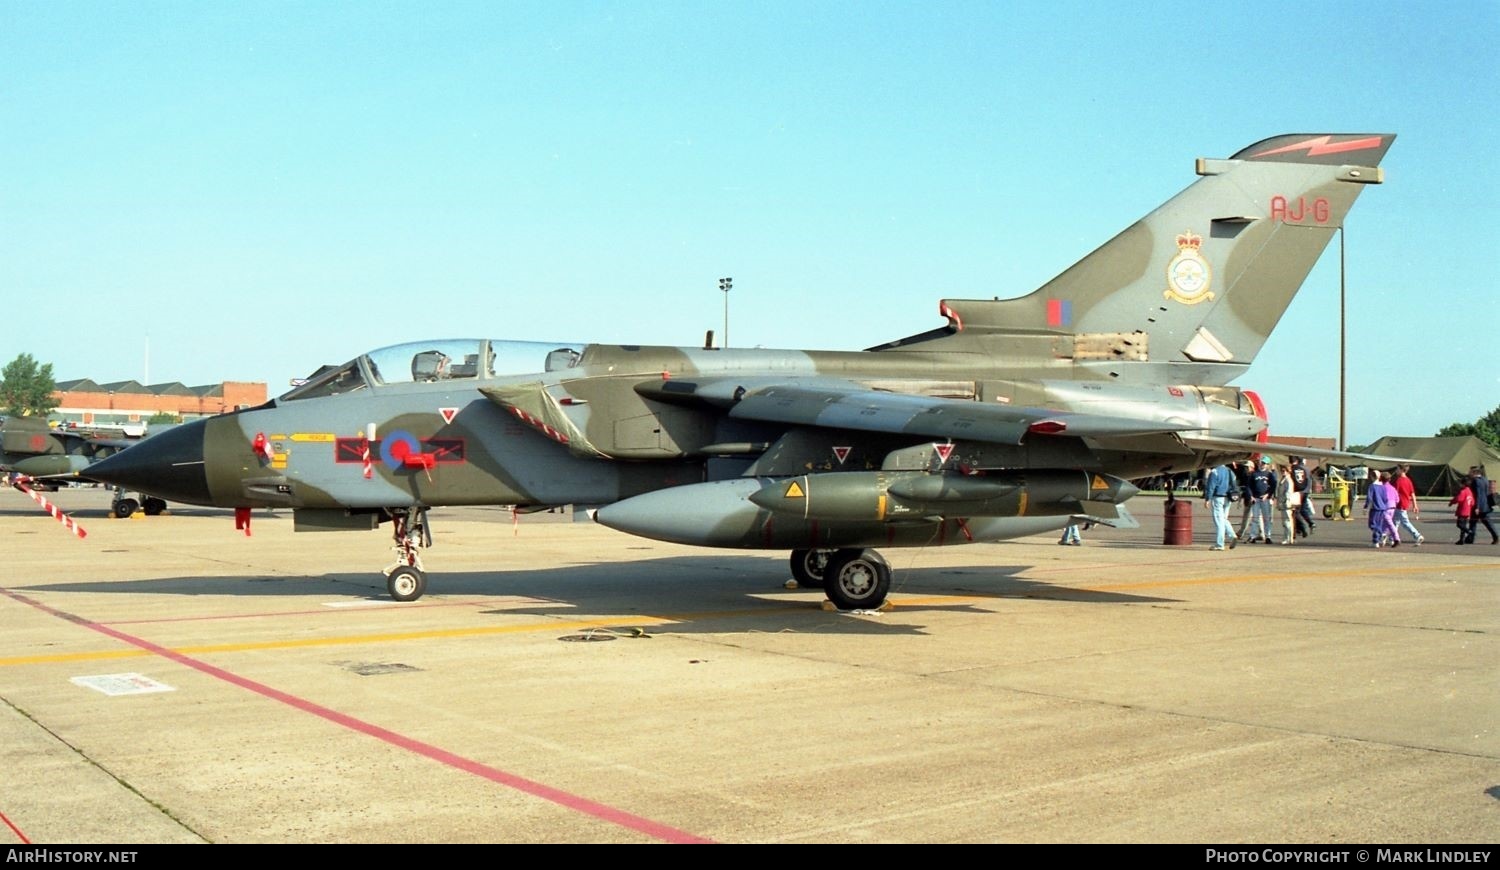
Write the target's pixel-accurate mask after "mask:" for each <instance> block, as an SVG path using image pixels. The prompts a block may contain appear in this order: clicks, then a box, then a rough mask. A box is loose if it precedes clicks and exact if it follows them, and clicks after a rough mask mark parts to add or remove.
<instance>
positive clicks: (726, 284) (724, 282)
mask: <svg viewBox="0 0 1500 870" xmlns="http://www.w3.org/2000/svg"><path fill="white" fill-rule="evenodd" d="M733 284H734V279H733V278H720V279H719V289H720V290H723V291H724V349H725V350H728V349H729V288H730V287H731V286H732V285H733Z"/></svg>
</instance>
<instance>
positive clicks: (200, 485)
mask: <svg viewBox="0 0 1500 870" xmlns="http://www.w3.org/2000/svg"><path fill="white" fill-rule="evenodd" d="M205 427H206V421H201V420H200V421H197V422H194V423H184V424H182V425H181V426H174V427H172V428H171V429H168V430H167V431H165V432H162V433H160V434H158V435H152V436H151V437H149V438H146V439H144V440H142V441H137V442H136V443H134V444H132V445H130V446H129V447H127V448H125V449H124V450H121V451H120V452H119V453H116V454H115V455H113V456H110V457H108V458H106V459H101V460H99V461H98V462H95V463H94V464H93V465H90V466H89V467H88V469H87V470H86V471H85V472H84V473H83V474H82V475H81V476H83V477H86V478H88V479H90V480H97V481H99V482H100V483H104V484H108V485H110V486H123V487H125V488H126V489H133V490H139V491H141V492H144V493H146V494H148V495H154V496H157V497H159V498H164V499H166V500H167V501H177V502H186V503H188V504H203V505H209V504H213V499H212V498H211V497H210V496H209V492H208V476H207V475H206V474H205V473H204V468H203V432H204V429H205Z"/></svg>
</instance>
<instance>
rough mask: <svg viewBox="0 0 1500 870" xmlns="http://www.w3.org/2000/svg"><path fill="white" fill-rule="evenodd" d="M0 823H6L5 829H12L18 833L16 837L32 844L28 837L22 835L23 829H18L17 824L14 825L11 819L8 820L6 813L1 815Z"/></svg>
mask: <svg viewBox="0 0 1500 870" xmlns="http://www.w3.org/2000/svg"><path fill="white" fill-rule="evenodd" d="M0 822H4V823H5V827H7V828H10V829H11V830H12V831H15V832H16V836H17V837H20V838H21V842H23V843H26V844H28V845H29V844H30V843H31V841H30V840H28V839H26V835H25V834H23V833H21V829H20V828H18V827H16V826H15V823H13V822H12V821H11V820H10V819H7V818H6V817H5V813H0Z"/></svg>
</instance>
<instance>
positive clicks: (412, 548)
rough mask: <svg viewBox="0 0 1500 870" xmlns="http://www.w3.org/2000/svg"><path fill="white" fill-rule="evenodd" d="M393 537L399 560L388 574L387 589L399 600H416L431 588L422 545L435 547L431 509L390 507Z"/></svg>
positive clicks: (386, 570)
mask: <svg viewBox="0 0 1500 870" xmlns="http://www.w3.org/2000/svg"><path fill="white" fill-rule="evenodd" d="M390 515H391V526H392V528H391V536H392V537H393V538H394V539H395V541H396V545H395V546H394V547H392V548H391V549H393V550H395V551H396V561H395V562H394V563H393V564H391V565H390V566H388V567H387V568H386V569H385V571H384V573H385V588H386V591H388V592H390V594H391V597H392V598H394V599H395V600H397V601H416V600H417V599H418V598H421V597H422V593H424V592H426V591H427V572H426V571H423V570H422V557H421V556H419V555H417V548H418V547H430V546H432V532H431V531H429V530H428V528H427V508H425V507H419V508H390Z"/></svg>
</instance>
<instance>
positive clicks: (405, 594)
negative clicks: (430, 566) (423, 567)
mask: <svg viewBox="0 0 1500 870" xmlns="http://www.w3.org/2000/svg"><path fill="white" fill-rule="evenodd" d="M385 588H386V591H388V592H390V593H391V597H392V598H394V599H395V600H397V601H416V600H417V599H418V598H421V597H422V593H423V592H426V591H427V575H426V574H425V573H423V572H422V571H419V570H417V569H416V568H413V567H411V566H410V565H402V566H401V567H399V568H396V569H394V570H393V571H391V573H390V575H389V576H387V577H386V579H385Z"/></svg>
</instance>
